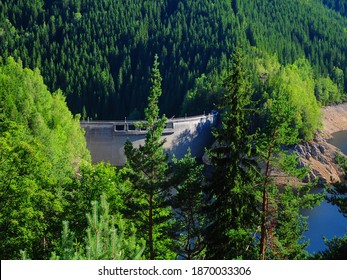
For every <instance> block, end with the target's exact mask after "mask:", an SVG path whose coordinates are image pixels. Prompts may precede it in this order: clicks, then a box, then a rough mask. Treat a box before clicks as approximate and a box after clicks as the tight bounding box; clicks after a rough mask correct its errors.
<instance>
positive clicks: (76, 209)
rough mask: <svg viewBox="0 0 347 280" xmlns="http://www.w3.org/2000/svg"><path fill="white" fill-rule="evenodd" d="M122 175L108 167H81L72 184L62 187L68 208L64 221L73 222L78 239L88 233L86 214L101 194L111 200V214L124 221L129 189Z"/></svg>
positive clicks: (120, 171)
mask: <svg viewBox="0 0 347 280" xmlns="http://www.w3.org/2000/svg"><path fill="white" fill-rule="evenodd" d="M122 172H124V171H122V170H117V169H116V168H115V167H113V166H111V165H109V164H104V163H99V164H96V165H91V164H82V165H81V166H80V167H79V169H78V172H76V173H75V175H74V177H73V178H72V180H71V182H69V183H67V184H65V185H64V186H63V187H64V188H63V194H64V198H65V200H66V204H67V205H69V206H68V207H66V210H65V212H64V219H65V220H68V221H70V222H69V226H70V228H71V230H72V231H73V232H74V233H75V236H76V238H78V239H81V237H82V236H84V234H85V229H86V227H87V220H86V219H85V213H86V212H89V211H90V210H91V208H90V201H96V200H97V199H98V198H99V197H100V196H101V195H102V194H104V195H105V196H106V198H107V200H108V201H109V208H110V212H111V213H112V215H114V216H115V217H116V218H121V215H120V213H121V211H122V210H123V208H124V207H125V206H124V201H123V195H124V193H127V191H128V188H129V187H128V184H127V183H126V182H124V181H123V180H122V176H123V175H122Z"/></svg>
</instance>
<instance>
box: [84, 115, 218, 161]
mask: <svg viewBox="0 0 347 280" xmlns="http://www.w3.org/2000/svg"><path fill="white" fill-rule="evenodd" d="M217 118H218V113H212V114H209V115H201V116H194V117H186V118H177V119H169V120H168V121H167V122H166V127H165V129H164V132H163V134H162V138H164V139H165V141H166V142H165V144H164V150H165V152H167V153H168V154H169V156H170V158H171V157H172V156H173V155H175V156H176V157H177V158H179V159H180V158H182V157H183V156H184V155H185V154H186V153H187V150H188V148H190V150H191V153H192V155H193V156H195V157H202V156H203V154H204V152H205V147H208V146H209V145H211V144H212V141H213V136H212V133H211V132H212V127H213V126H214V125H216V123H217ZM138 122H141V121H126V120H124V121H90V122H89V121H82V122H81V127H82V128H83V129H84V130H85V137H86V140H87V148H88V149H89V151H90V153H91V156H92V160H93V163H97V162H101V161H104V162H110V163H111V164H112V165H115V166H124V165H125V161H126V157H125V154H124V144H125V142H126V140H127V139H129V141H131V142H132V143H133V145H134V147H139V146H140V145H144V143H145V139H146V133H147V131H146V130H145V129H140V128H138V126H136V123H138Z"/></svg>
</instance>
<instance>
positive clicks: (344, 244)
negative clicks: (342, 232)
mask: <svg viewBox="0 0 347 280" xmlns="http://www.w3.org/2000/svg"><path fill="white" fill-rule="evenodd" d="M325 244H326V245H327V247H328V248H327V249H326V250H324V251H320V252H318V253H317V254H315V255H314V256H313V258H314V259H318V260H346V258H347V236H344V237H342V238H337V237H334V238H332V239H331V240H326V239H325Z"/></svg>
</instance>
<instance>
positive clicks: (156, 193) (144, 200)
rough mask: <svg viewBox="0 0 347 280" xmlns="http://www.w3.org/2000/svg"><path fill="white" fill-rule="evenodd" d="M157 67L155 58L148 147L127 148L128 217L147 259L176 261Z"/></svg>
mask: <svg viewBox="0 0 347 280" xmlns="http://www.w3.org/2000/svg"><path fill="white" fill-rule="evenodd" d="M158 66H159V63H158V56H157V55H156V56H155V60H154V64H153V68H152V74H151V89H150V94H149V97H148V107H147V108H146V109H145V120H146V122H145V123H143V124H142V126H144V127H145V128H146V129H147V135H146V140H145V144H144V145H143V146H142V145H140V146H139V147H138V148H134V147H133V144H132V143H131V142H130V141H127V142H126V144H125V155H126V157H127V163H126V167H127V169H128V171H129V173H128V175H129V178H130V181H131V183H132V193H131V194H130V196H131V197H129V198H128V199H127V203H128V205H129V209H131V213H128V214H129V217H130V218H132V219H133V220H134V222H135V224H136V226H137V227H138V229H139V231H138V232H139V234H140V235H141V237H143V238H144V239H145V240H146V245H147V248H146V251H145V255H146V257H147V258H148V259H151V260H152V259H170V258H173V254H172V251H171V250H170V248H169V247H170V244H171V240H170V238H169V235H168V234H169V230H168V228H169V225H170V221H171V209H170V208H169V207H168V205H167V197H168V194H167V185H168V184H167V180H168V174H169V166H168V155H167V154H166V153H165V152H164V149H163V145H164V143H165V140H163V139H161V135H162V133H163V130H164V128H165V122H166V117H165V116H162V117H159V107H158V99H159V97H160V95H161V93H162V90H161V80H162V78H161V75H160V72H159V69H158Z"/></svg>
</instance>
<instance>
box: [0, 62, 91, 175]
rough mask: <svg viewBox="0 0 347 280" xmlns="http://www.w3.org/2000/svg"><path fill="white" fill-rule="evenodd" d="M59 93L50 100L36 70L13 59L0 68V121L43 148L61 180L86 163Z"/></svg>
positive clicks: (53, 172)
mask: <svg viewBox="0 0 347 280" xmlns="http://www.w3.org/2000/svg"><path fill="white" fill-rule="evenodd" d="M64 100H65V98H64V97H63V95H62V93H61V92H57V93H55V94H54V95H53V96H52V95H51V94H50V92H49V91H48V90H47V88H46V86H45V85H44V83H43V79H42V76H41V75H40V73H39V71H38V70H35V71H31V70H29V69H23V68H22V66H21V64H20V63H16V62H15V61H14V60H13V59H12V58H9V59H7V61H6V63H4V64H3V65H1V66H0V107H1V108H2V112H1V114H2V119H3V120H10V121H13V122H16V123H18V124H22V125H23V126H24V127H25V128H27V132H28V134H30V135H32V136H33V137H35V139H36V140H37V141H38V142H40V143H41V144H42V148H43V152H44V153H45V154H46V155H47V156H48V158H49V159H50V162H51V163H52V167H51V168H50V171H51V175H52V176H53V177H56V178H59V179H61V180H62V179H63V178H65V177H66V176H67V175H70V174H71V173H72V172H73V166H75V167H77V166H78V165H79V163H80V162H81V161H83V160H89V158H90V156H89V152H88V151H87V148H86V141H85V138H84V135H83V132H82V130H81V128H80V125H79V120H78V119H77V118H74V117H73V116H72V115H71V113H70V112H69V110H68V108H67V107H66V104H65V101H64Z"/></svg>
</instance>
